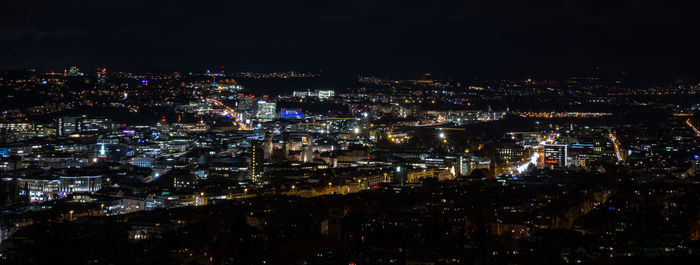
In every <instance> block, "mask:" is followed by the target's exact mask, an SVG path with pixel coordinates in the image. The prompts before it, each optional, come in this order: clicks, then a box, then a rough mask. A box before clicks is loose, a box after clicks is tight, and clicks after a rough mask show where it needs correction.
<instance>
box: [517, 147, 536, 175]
mask: <svg viewBox="0 0 700 265" xmlns="http://www.w3.org/2000/svg"><path fill="white" fill-rule="evenodd" d="M539 158H540V154H539V153H537V152H534V153H532V156H531V157H530V161H529V162H527V163H525V164H522V165H520V166H518V167H516V168H515V170H517V171H518V173H523V172H525V170H527V168H528V167H529V166H530V165H537V160H538V159H539Z"/></svg>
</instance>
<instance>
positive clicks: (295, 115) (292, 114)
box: [280, 109, 301, 119]
mask: <svg viewBox="0 0 700 265" xmlns="http://www.w3.org/2000/svg"><path fill="white" fill-rule="evenodd" d="M280 118H282V119H301V110H300V109H296V110H287V109H282V110H281V111H280Z"/></svg>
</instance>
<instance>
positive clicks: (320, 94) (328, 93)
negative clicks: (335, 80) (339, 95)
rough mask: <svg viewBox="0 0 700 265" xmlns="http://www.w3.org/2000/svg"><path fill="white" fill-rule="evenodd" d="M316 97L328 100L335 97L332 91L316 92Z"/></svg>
mask: <svg viewBox="0 0 700 265" xmlns="http://www.w3.org/2000/svg"><path fill="white" fill-rule="evenodd" d="M316 95H318V98H319V99H329V98H332V97H334V96H335V91H333V90H316Z"/></svg>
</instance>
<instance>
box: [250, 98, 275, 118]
mask: <svg viewBox="0 0 700 265" xmlns="http://www.w3.org/2000/svg"><path fill="white" fill-rule="evenodd" d="M276 109H277V103H274V102H267V101H258V111H257V113H256V114H255V117H256V118H258V119H260V120H273V119H275V116H276V113H277V112H276Z"/></svg>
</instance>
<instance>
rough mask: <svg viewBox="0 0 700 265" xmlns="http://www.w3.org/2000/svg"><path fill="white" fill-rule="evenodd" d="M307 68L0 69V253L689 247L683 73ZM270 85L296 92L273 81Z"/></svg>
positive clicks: (694, 172)
mask: <svg viewBox="0 0 700 265" xmlns="http://www.w3.org/2000/svg"><path fill="white" fill-rule="evenodd" d="M323 78H324V77H323V74H321V73H295V72H282V73H251V72H245V73H226V72H225V71H224V70H223V67H219V68H218V69H217V70H205V71H201V72H199V73H177V72H175V73H157V74H152V73H144V74H139V73H125V72H110V71H108V70H107V69H106V68H103V67H101V68H98V69H93V70H91V71H83V70H82V69H80V68H79V67H75V66H74V67H69V68H67V69H65V70H61V71H48V72H41V71H38V70H23V71H6V72H3V73H2V75H1V77H0V89H2V91H3V97H2V99H0V100H1V101H2V106H3V109H2V110H1V111H2V117H1V118H2V121H1V122H0V135H2V140H3V141H2V143H0V157H1V158H0V170H1V171H0V176H1V177H2V188H1V189H0V200H1V201H2V205H3V211H2V219H1V220H2V222H1V223H0V235H1V236H0V240H1V241H0V243H1V245H0V246H1V248H2V253H1V256H0V257H1V258H2V261H4V262H7V263H39V264H47V263H50V262H51V261H52V260H55V259H61V260H64V261H66V262H71V263H80V264H82V263H85V262H87V263H90V264H135V263H139V264H140V263H148V264H155V263H159V264H163V263H184V264H263V263H273V264H292V263H293V264H307V263H311V264H460V263H468V264H483V263H499V264H503V263H509V264H542V263H599V262H604V263H605V262H608V263H610V262H612V263H618V262H620V263H625V262H629V263H632V262H637V261H641V260H647V261H649V260H651V261H660V260H667V259H671V260H679V261H684V260H689V259H695V258H697V253H700V244H698V243H699V241H698V239H700V204H698V203H697V202H698V199H700V184H699V182H698V180H699V177H700V159H699V154H700V145H699V144H698V142H699V140H700V132H699V131H698V129H697V126H699V124H700V121H699V119H698V118H697V117H698V113H699V111H700V110H699V108H700V104H699V102H698V101H697V99H698V94H699V93H700V85H699V84H698V83H689V82H683V81H677V82H674V83H669V84H665V85H648V86H645V87H639V86H638V85H636V84H634V85H630V84H628V83H627V81H626V80H624V79H614V80H603V79H600V78H597V77H571V78H568V79H565V80H533V79H525V80H487V79H471V80H453V79H451V78H443V77H440V76H439V75H433V74H424V75H421V76H417V77H415V78H413V79H392V78H389V77H381V78H380V77H375V76H357V77H354V78H352V80H350V81H348V82H344V83H342V84H343V85H345V86H342V87H341V86H336V87H318V85H317V84H318V83H324V82H319V81H320V80H322V79H323ZM280 82H288V83H287V84H286V85H285V86H286V87H296V88H297V89H282V90H280V89H274V87H273V86H275V85H278V84H280ZM248 84H250V85H248ZM632 86H634V87H636V88H635V89H632V88H630V87H632ZM106 238H108V240H105V239H106ZM116 249H119V250H118V251H116Z"/></svg>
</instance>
